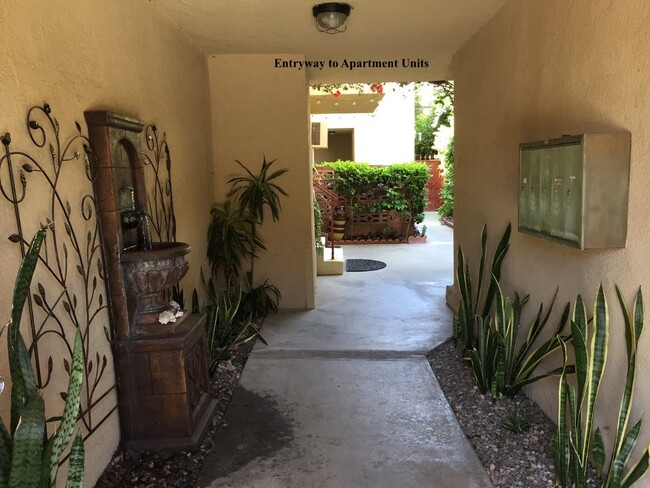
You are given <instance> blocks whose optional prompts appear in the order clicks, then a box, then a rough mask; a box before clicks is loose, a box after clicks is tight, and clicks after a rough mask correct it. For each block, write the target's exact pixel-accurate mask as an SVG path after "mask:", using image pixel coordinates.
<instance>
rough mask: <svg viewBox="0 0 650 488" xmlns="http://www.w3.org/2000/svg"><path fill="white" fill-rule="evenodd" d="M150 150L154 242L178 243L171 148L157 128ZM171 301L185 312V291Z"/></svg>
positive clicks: (149, 138) (150, 128)
mask: <svg viewBox="0 0 650 488" xmlns="http://www.w3.org/2000/svg"><path fill="white" fill-rule="evenodd" d="M145 140H146V143H147V150H148V151H146V152H143V154H142V159H143V162H144V167H145V168H150V171H145V181H146V186H147V210H148V213H149V221H150V222H151V227H152V235H151V237H152V240H153V241H157V242H175V241H176V215H175V213H174V194H173V192H172V158H171V154H170V151H169V145H168V144H167V134H166V133H165V132H163V133H162V136H161V135H159V133H158V127H156V125H155V124H149V125H147V127H146V129H145ZM166 298H167V299H169V300H174V301H175V302H176V303H178V304H179V305H180V307H181V308H184V299H183V290H182V289H181V288H180V285H178V284H176V285H174V287H173V288H172V289H171V292H170V294H169V296H167V297H166Z"/></svg>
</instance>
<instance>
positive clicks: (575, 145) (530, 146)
mask: <svg viewBox="0 0 650 488" xmlns="http://www.w3.org/2000/svg"><path fill="white" fill-rule="evenodd" d="M629 180H630V133H629V132H617V133H611V134H581V135H578V136H564V137H561V138H559V139H550V140H546V141H538V142H528V143H525V144H520V145H519V231H520V232H525V233H526V234H531V235H535V236H538V237H542V238H545V239H549V240H552V241H556V242H560V243H562V244H566V245H568V246H572V247H577V248H578V249H597V248H615V247H625V241H626V238H627V201H628V188H629V183H630V181H629Z"/></svg>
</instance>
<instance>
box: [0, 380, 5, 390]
mask: <svg viewBox="0 0 650 488" xmlns="http://www.w3.org/2000/svg"><path fill="white" fill-rule="evenodd" d="M3 391H5V380H3V379H2V377H0V393H2V392H3Z"/></svg>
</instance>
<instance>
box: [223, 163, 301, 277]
mask: <svg viewBox="0 0 650 488" xmlns="http://www.w3.org/2000/svg"><path fill="white" fill-rule="evenodd" d="M235 162H236V163H237V164H238V165H239V166H241V167H242V168H244V171H246V175H244V176H235V177H234V178H230V179H229V180H228V183H229V184H230V185H231V188H230V191H229V192H228V195H227V196H228V197H232V196H235V197H236V201H237V206H238V207H239V210H240V212H241V213H242V215H247V216H249V218H250V220H251V231H252V237H253V239H257V225H258V224H263V223H264V210H265V209H266V208H268V209H269V210H270V211H271V217H272V218H273V221H274V222H276V221H278V220H279V219H280V211H281V209H282V207H281V204H280V195H284V196H287V192H285V191H284V190H283V189H282V188H281V187H280V186H279V185H278V184H277V183H276V182H275V180H276V179H277V178H279V177H280V176H282V175H283V174H284V173H286V172H287V171H289V170H288V169H279V170H277V171H271V166H273V164H274V163H275V160H273V161H269V162H267V161H266V156H265V157H264V159H263V161H262V167H261V168H260V171H259V173H258V174H253V173H252V172H251V171H250V170H249V169H248V168H247V167H246V166H244V165H243V164H242V163H241V162H240V161H237V160H235ZM250 257H251V270H250V274H251V281H252V280H253V274H254V270H255V266H254V263H255V257H256V256H255V255H254V254H251V256H250Z"/></svg>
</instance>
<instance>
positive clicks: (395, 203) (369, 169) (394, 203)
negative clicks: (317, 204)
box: [318, 161, 429, 223]
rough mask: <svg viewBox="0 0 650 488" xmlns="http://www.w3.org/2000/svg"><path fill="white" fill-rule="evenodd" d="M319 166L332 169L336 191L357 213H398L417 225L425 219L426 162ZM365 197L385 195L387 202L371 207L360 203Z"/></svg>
mask: <svg viewBox="0 0 650 488" xmlns="http://www.w3.org/2000/svg"><path fill="white" fill-rule="evenodd" d="M318 166H329V167H330V168H332V169H333V170H334V173H335V174H336V181H335V189H336V192H337V193H338V194H339V196H341V197H343V198H345V199H346V200H347V201H348V203H349V204H350V205H352V206H353V208H354V211H355V213H377V212H381V211H390V210H395V211H396V212H398V213H399V214H400V215H403V216H405V217H410V218H411V221H412V222H414V223H420V222H422V220H424V209H425V208H426V206H427V189H426V184H427V182H428V181H429V168H428V167H427V165H426V164H425V163H418V162H415V161H414V162H410V163H399V164H391V165H389V166H370V165H369V164H368V163H358V162H355V161H336V162H331V163H321V164H319V165H318ZM363 194H376V195H380V194H386V195H387V196H388V199H387V200H383V201H376V202H374V203H373V204H372V205H371V206H370V207H368V206H367V205H365V204H364V203H363V202H361V201H359V200H358V197H359V196H361V195H363Z"/></svg>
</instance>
